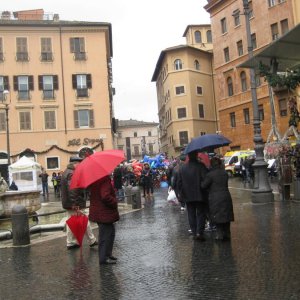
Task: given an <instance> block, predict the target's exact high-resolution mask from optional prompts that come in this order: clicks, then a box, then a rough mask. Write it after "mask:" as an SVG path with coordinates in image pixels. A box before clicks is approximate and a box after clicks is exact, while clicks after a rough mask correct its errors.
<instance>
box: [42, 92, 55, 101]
mask: <svg viewBox="0 0 300 300" xmlns="http://www.w3.org/2000/svg"><path fill="white" fill-rule="evenodd" d="M43 99H44V100H53V99H55V95H54V91H53V90H43Z"/></svg>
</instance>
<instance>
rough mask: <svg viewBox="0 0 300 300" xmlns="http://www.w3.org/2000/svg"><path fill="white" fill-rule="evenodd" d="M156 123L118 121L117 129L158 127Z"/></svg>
mask: <svg viewBox="0 0 300 300" xmlns="http://www.w3.org/2000/svg"><path fill="white" fill-rule="evenodd" d="M158 125H159V123H157V122H144V121H138V120H132V119H130V120H118V127H141V126H142V127H143V126H158Z"/></svg>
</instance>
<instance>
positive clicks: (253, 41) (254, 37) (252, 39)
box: [251, 33, 257, 49]
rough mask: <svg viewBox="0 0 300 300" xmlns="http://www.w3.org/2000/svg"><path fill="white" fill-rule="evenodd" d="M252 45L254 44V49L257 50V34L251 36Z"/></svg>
mask: <svg viewBox="0 0 300 300" xmlns="http://www.w3.org/2000/svg"><path fill="white" fill-rule="evenodd" d="M251 43H252V48H253V49H256V48H257V43H256V33H252V34H251Z"/></svg>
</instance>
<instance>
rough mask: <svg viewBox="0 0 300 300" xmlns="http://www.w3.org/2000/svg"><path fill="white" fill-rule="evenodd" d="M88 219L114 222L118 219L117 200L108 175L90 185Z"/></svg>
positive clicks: (107, 222) (99, 221) (98, 221)
mask: <svg viewBox="0 0 300 300" xmlns="http://www.w3.org/2000/svg"><path fill="white" fill-rule="evenodd" d="M89 190H90V213H89V219H90V220H91V221H92V222H97V223H106V224H109V223H114V222H116V221H118V220H119V219H120V217H119V212H118V201H117V199H116V194H115V191H114V188H113V186H112V184H111V180H110V178H109V176H106V177H104V178H103V179H101V180H98V181H96V182H94V183H93V184H92V185H90V189H89Z"/></svg>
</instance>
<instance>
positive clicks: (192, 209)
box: [178, 151, 208, 241]
mask: <svg viewBox="0 0 300 300" xmlns="http://www.w3.org/2000/svg"><path fill="white" fill-rule="evenodd" d="M188 158H189V160H188V162H187V163H185V164H183V165H182V166H181V167H180V169H179V177H178V196H179V201H184V202H185V203H186V206H187V214H188V220H189V225H190V229H191V231H192V234H193V237H194V239H196V240H200V241H205V237H204V229H205V220H206V208H207V197H206V193H205V191H203V189H202V188H201V182H202V181H203V180H204V178H205V176H206V174H207V172H208V170H207V168H206V167H205V165H204V164H203V163H201V162H199V160H198V153H197V151H193V152H190V153H188Z"/></svg>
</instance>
